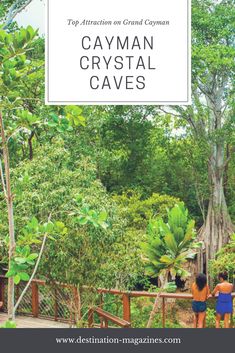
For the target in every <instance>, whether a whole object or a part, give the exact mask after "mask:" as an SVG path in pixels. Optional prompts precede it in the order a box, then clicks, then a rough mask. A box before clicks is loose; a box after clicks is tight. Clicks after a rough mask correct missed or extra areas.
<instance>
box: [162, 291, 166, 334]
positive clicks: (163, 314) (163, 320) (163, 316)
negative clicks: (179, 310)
mask: <svg viewBox="0 0 235 353" xmlns="http://www.w3.org/2000/svg"><path fill="white" fill-rule="evenodd" d="M165 326H166V300H165V298H164V297H162V327H163V328H165Z"/></svg>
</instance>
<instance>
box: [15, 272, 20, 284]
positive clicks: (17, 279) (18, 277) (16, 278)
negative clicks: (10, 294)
mask: <svg viewBox="0 0 235 353" xmlns="http://www.w3.org/2000/svg"><path fill="white" fill-rule="evenodd" d="M20 279H21V278H20V275H19V274H17V275H15V276H14V283H15V284H19V283H20Z"/></svg>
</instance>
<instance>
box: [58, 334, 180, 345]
mask: <svg viewBox="0 0 235 353" xmlns="http://www.w3.org/2000/svg"><path fill="white" fill-rule="evenodd" d="M56 343H58V344H133V345H136V346H137V345H139V344H181V343H182V339H181V338H179V337H149V336H146V337H109V336H106V337H94V336H91V337H82V336H79V337H57V338H56Z"/></svg>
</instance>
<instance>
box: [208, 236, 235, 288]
mask: <svg viewBox="0 0 235 353" xmlns="http://www.w3.org/2000/svg"><path fill="white" fill-rule="evenodd" d="M223 271H227V272H228V275H229V281H230V282H231V283H232V282H233V278H234V274H235V234H233V235H232V236H231V239H230V241H229V243H228V244H227V245H225V246H224V247H223V248H222V249H221V250H220V251H219V252H218V254H217V256H216V259H215V260H211V262H210V273H211V275H212V276H213V278H214V280H215V282H217V281H218V274H219V273H220V272H223Z"/></svg>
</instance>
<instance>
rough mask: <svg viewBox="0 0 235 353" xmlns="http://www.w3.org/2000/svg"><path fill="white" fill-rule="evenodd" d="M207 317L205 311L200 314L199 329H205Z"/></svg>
mask: <svg viewBox="0 0 235 353" xmlns="http://www.w3.org/2000/svg"><path fill="white" fill-rule="evenodd" d="M205 317H206V312H205V311H204V312H203V313H199V314H198V328H203V326H204V320H205Z"/></svg>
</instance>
